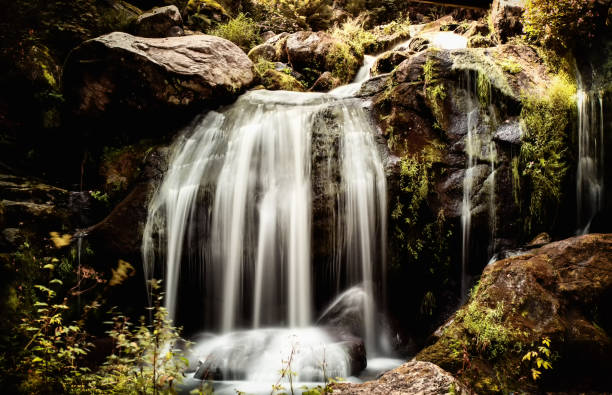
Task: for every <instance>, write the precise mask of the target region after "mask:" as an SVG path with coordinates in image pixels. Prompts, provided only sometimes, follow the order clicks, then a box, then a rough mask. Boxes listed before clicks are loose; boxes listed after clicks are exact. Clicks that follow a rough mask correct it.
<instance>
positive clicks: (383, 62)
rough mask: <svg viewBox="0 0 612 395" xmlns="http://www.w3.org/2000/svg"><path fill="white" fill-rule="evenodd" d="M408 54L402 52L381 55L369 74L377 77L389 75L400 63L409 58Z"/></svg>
mask: <svg viewBox="0 0 612 395" xmlns="http://www.w3.org/2000/svg"><path fill="white" fill-rule="evenodd" d="M410 55H411V53H410V52H404V51H389V52H385V53H384V54H382V55H381V56H380V57H379V58H378V59H377V60H376V62H375V63H374V65H373V66H372V70H371V74H372V75H379V74H384V73H389V72H391V71H393V69H394V68H395V67H396V66H397V65H399V64H400V63H402V62H403V61H404V60H406V59H408V58H409V57H410Z"/></svg>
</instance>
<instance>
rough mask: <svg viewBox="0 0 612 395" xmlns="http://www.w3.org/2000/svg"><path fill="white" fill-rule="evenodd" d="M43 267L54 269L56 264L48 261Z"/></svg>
mask: <svg viewBox="0 0 612 395" xmlns="http://www.w3.org/2000/svg"><path fill="white" fill-rule="evenodd" d="M43 269H49V270H53V269H55V265H53V264H51V263H47V264H46V265H45V266H43Z"/></svg>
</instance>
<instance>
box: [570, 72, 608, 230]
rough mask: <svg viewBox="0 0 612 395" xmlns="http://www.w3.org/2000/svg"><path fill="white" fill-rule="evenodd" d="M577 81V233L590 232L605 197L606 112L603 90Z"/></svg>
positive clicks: (578, 79) (578, 74)
mask: <svg viewBox="0 0 612 395" xmlns="http://www.w3.org/2000/svg"><path fill="white" fill-rule="evenodd" d="M576 76H577V78H576V79H577V83H578V172H577V175H576V202H577V215H578V218H577V223H578V234H586V233H589V230H590V227H591V222H592V221H593V218H595V215H596V214H597V213H598V212H600V211H601V210H602V208H603V200H604V111H603V93H602V92H599V91H589V90H587V89H586V87H585V85H584V83H583V80H582V76H581V75H580V73H579V72H577V73H576Z"/></svg>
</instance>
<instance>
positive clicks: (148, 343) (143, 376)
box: [88, 280, 188, 394]
mask: <svg viewBox="0 0 612 395" xmlns="http://www.w3.org/2000/svg"><path fill="white" fill-rule="evenodd" d="M151 289H152V291H153V294H154V304H153V306H152V307H150V308H149V309H150V310H151V313H152V320H151V322H150V323H147V322H146V321H145V318H144V317H142V318H141V320H140V325H139V326H138V327H133V325H132V324H131V322H130V321H129V319H128V318H127V317H125V316H123V315H121V314H115V315H113V317H112V321H110V322H109V323H110V324H111V326H112V328H111V330H110V331H109V332H108V334H109V336H110V337H111V338H112V339H113V346H114V349H113V353H112V354H111V355H110V356H109V357H108V358H107V360H106V362H105V363H104V364H103V365H102V367H101V368H100V369H99V370H98V371H97V372H96V373H95V374H92V375H90V376H89V377H88V379H89V380H91V381H92V382H95V383H96V391H99V393H104V394H108V393H111V394H125V393H138V394H149V393H152V394H157V393H172V392H173V391H174V387H175V385H176V384H177V383H180V382H181V381H182V377H183V370H184V369H185V368H186V367H187V365H188V362H187V360H186V359H185V358H184V357H183V356H182V353H183V351H182V350H180V349H178V348H176V347H177V345H178V342H179V341H180V340H181V338H180V335H179V330H177V329H176V328H174V327H173V326H172V322H171V321H170V319H169V318H168V312H167V311H166V309H165V308H164V307H162V299H163V295H162V294H161V293H159V289H160V283H159V282H158V281H155V280H153V281H152V282H151Z"/></svg>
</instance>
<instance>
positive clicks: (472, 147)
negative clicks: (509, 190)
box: [461, 70, 497, 300]
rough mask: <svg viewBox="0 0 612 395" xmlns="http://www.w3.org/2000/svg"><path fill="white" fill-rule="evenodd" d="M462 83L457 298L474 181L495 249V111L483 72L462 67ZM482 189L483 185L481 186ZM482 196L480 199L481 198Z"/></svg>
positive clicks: (464, 280)
mask: <svg viewBox="0 0 612 395" xmlns="http://www.w3.org/2000/svg"><path fill="white" fill-rule="evenodd" d="M462 82H463V84H462V87H463V88H464V90H465V101H464V108H465V112H466V134H465V137H464V152H465V155H466V166H465V167H466V168H465V175H464V177H463V199H462V203H461V273H462V274H461V298H462V300H463V299H464V298H466V297H467V294H468V286H469V278H468V265H469V262H470V259H471V257H470V251H471V249H472V245H471V244H472V243H471V230H472V216H473V210H474V209H475V208H474V207H473V202H474V200H475V199H476V198H477V196H476V192H477V191H476V190H475V188H476V186H477V185H476V184H475V181H476V180H479V181H481V182H482V186H483V187H486V193H487V194H488V201H487V202H486V206H487V207H488V216H489V233H490V235H489V240H490V243H489V246H488V248H487V249H486V251H487V254H488V255H489V256H492V255H493V254H494V253H495V229H496V216H497V213H496V200H495V163H496V161H497V151H496V148H495V142H494V141H493V133H492V130H493V129H494V128H493V127H492V126H493V125H494V124H495V123H496V119H495V112H494V110H493V108H492V106H491V95H492V89H491V85H490V83H489V81H488V80H487V77H486V76H483V75H480V74H478V73H474V72H471V71H469V70H468V71H466V72H465V73H464V75H463V80H462ZM481 189H483V190H484V189H485V188H481ZM481 200H482V199H481Z"/></svg>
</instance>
